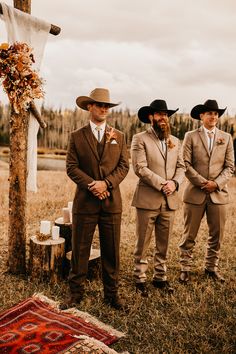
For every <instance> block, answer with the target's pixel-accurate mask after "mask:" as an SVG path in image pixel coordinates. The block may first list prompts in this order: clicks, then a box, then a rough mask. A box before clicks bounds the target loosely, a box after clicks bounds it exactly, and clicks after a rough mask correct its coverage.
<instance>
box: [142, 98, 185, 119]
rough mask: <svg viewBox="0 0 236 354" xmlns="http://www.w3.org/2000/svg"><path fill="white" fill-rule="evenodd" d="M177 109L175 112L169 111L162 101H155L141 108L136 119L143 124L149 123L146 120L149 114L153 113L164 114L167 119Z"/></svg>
mask: <svg viewBox="0 0 236 354" xmlns="http://www.w3.org/2000/svg"><path fill="white" fill-rule="evenodd" d="M178 109H179V108H177V109H176V110H171V109H168V108H167V104H166V101H164V100H155V101H153V102H152V103H151V104H150V106H144V107H141V108H140V109H139V110H138V117H139V119H140V120H141V122H143V123H150V120H149V118H148V116H149V114H154V113H155V112H166V113H167V115H168V117H170V116H171V115H172V114H174V113H175V112H177V111H178Z"/></svg>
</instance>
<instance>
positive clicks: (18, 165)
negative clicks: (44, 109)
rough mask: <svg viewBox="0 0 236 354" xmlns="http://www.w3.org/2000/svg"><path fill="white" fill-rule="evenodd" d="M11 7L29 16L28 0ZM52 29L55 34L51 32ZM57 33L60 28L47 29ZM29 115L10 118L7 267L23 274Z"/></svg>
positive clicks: (24, 265) (15, 0)
mask: <svg viewBox="0 0 236 354" xmlns="http://www.w3.org/2000/svg"><path fill="white" fill-rule="evenodd" d="M14 7H15V8H17V9H18V10H21V11H23V12H27V13H29V14H30V13H31V0H14ZM1 10H2V9H1ZM54 30H55V33H54V32H53V31H54ZM50 32H51V33H53V34H58V33H59V32H60V28H59V27H57V26H54V27H51V31H50ZM29 115H30V114H29V112H28V111H27V112H22V113H20V114H16V113H15V112H14V110H13V108H12V113H11V118H10V161H9V228H8V266H9V272H11V273H13V274H19V273H23V274H24V273H25V272H26V178H27V145H28V126H29Z"/></svg>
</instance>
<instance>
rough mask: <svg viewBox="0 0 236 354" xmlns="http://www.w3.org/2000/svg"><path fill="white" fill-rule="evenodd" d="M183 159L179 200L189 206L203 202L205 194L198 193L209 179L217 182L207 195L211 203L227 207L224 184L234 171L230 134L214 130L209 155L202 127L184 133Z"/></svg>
mask: <svg viewBox="0 0 236 354" xmlns="http://www.w3.org/2000/svg"><path fill="white" fill-rule="evenodd" d="M183 158H184V162H185V166H186V177H187V178H188V184H187V187H186V189H185V191H184V195H183V201H184V202H186V203H191V204H201V203H203V202H204V200H205V198H206V193H205V192H203V191H202V190H201V186H202V185H201V183H202V182H205V181H207V180H212V181H215V182H216V183H217V185H218V189H217V190H216V191H215V192H213V193H210V198H211V201H212V202H213V203H216V204H227V203H228V202H229V194H228V188H227V184H226V183H227V181H228V180H229V178H230V177H231V176H232V174H233V172H234V153H233V141H232V137H231V135H230V134H228V133H225V132H223V131H221V130H219V129H217V128H216V133H215V138H214V142H213V148H212V152H211V153H209V151H208V143H207V138H206V136H205V132H204V130H203V128H202V127H201V128H199V129H196V130H193V131H191V132H188V133H186V134H185V138H184V142H183Z"/></svg>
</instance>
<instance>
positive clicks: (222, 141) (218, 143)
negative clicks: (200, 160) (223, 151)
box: [216, 138, 225, 145]
mask: <svg viewBox="0 0 236 354" xmlns="http://www.w3.org/2000/svg"><path fill="white" fill-rule="evenodd" d="M224 143H225V139H224V138H218V139H217V140H216V144H217V145H224Z"/></svg>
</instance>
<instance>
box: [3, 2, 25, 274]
mask: <svg viewBox="0 0 236 354" xmlns="http://www.w3.org/2000/svg"><path fill="white" fill-rule="evenodd" d="M14 7H15V8H17V9H19V10H22V11H24V12H27V13H30V12H31V0H14ZM28 124H29V112H23V113H21V114H16V113H15V112H13V111H12V114H11V119H10V165H9V174H10V177H9V182H10V186H9V233H8V254H9V258H8V265H9V271H10V272H11V273H14V274H18V273H25V272H26V174H27V171H26V169H27V156H26V155H27V140H28Z"/></svg>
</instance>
